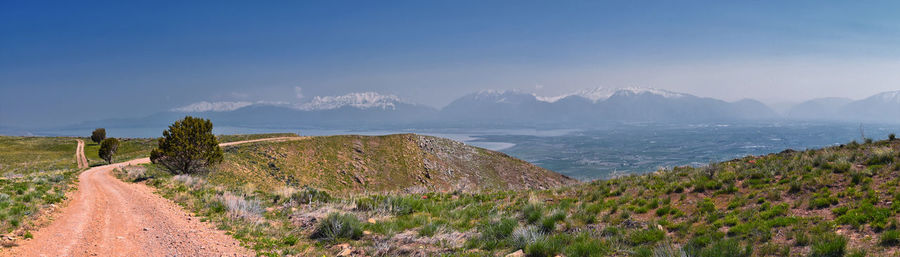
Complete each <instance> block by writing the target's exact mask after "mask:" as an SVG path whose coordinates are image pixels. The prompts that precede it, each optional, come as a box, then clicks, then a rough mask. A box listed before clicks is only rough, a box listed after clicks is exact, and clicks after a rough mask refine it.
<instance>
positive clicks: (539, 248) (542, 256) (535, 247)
mask: <svg viewBox="0 0 900 257" xmlns="http://www.w3.org/2000/svg"><path fill="white" fill-rule="evenodd" d="M560 246H561V245H560V244H556V243H555V242H551V241H550V240H548V239H547V238H542V239H540V240H538V241H536V242H534V243H532V244H530V245H528V246H527V247H525V256H528V257H553V256H556V254H557V253H559V251H560Z"/></svg>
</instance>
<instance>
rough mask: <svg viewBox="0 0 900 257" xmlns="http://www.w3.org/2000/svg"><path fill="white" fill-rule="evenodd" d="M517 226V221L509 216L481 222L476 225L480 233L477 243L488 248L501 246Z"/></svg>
mask: <svg viewBox="0 0 900 257" xmlns="http://www.w3.org/2000/svg"><path fill="white" fill-rule="evenodd" d="M517 226H519V223H518V222H516V220H514V219H510V218H503V219H500V220H499V221H490V222H482V223H481V225H479V226H478V232H479V233H481V236H479V237H478V242H477V244H478V245H480V246H481V247H482V248H484V249H488V250H490V249H495V248H497V247H501V246H503V245H505V244H506V243H507V242H509V240H508V239H509V237H510V235H512V232H513V230H515V229H516V227H517Z"/></svg>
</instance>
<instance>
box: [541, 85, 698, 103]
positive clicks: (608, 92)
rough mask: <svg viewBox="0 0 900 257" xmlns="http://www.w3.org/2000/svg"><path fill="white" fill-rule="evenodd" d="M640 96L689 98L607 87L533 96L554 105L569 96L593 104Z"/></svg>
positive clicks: (650, 91)
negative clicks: (614, 98) (611, 98)
mask: <svg viewBox="0 0 900 257" xmlns="http://www.w3.org/2000/svg"><path fill="white" fill-rule="evenodd" d="M640 94H654V95H659V96H662V97H665V98H679V97H684V96H687V94H682V93H676V92H672V91H668V90H663V89H656V88H643V87H625V88H605V87H596V88H591V89H584V90H579V91H576V92H574V93H569V94H562V95H557V96H538V95H537V94H533V95H534V97H535V98H537V99H538V100H539V101H543V102H548V103H553V102H556V101H559V100H560V99H563V98H566V97H569V96H578V97H582V98H585V99H588V100H591V101H592V102H595V103H596V102H598V101H603V100H606V99H609V98H610V97H612V96H613V95H622V96H628V95H640Z"/></svg>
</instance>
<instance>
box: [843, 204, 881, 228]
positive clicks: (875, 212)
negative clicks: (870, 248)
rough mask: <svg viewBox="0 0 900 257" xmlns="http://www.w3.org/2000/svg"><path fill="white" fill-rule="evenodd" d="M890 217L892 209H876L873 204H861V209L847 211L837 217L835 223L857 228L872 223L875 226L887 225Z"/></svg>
mask: <svg viewBox="0 0 900 257" xmlns="http://www.w3.org/2000/svg"><path fill="white" fill-rule="evenodd" d="M890 216H891V210H890V209H888V208H880V207H875V206H874V205H872V204H871V203H868V202H864V203H862V204H860V205H859V207H857V208H855V209H850V210H848V211H846V213H844V214H843V215H841V216H839V217H837V218H836V219H835V221H836V222H837V223H838V224H845V225H851V226H855V227H858V226H861V225H863V224H868V223H872V224H873V225H884V224H887V219H888V218H889V217H890Z"/></svg>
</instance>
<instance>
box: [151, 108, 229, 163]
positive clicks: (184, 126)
mask: <svg viewBox="0 0 900 257" xmlns="http://www.w3.org/2000/svg"><path fill="white" fill-rule="evenodd" d="M212 129H213V125H212V122H210V121H209V120H206V119H201V118H194V117H191V116H187V117H184V119H182V120H179V121H176V122H175V124H172V125H171V126H169V129H168V130H166V131H163V137H161V138H159V144H158V145H159V146H158V148H156V149H153V151H151V152H150V161H152V162H153V163H157V164H161V165H162V166H163V167H165V168H166V169H167V170H169V172H171V173H174V174H191V173H197V172H200V171H204V170H206V168H207V167H209V166H210V165H212V164H215V163H219V162H222V158H223V155H222V148H220V147H219V143H218V141H216V136H215V135H213V133H212Z"/></svg>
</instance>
